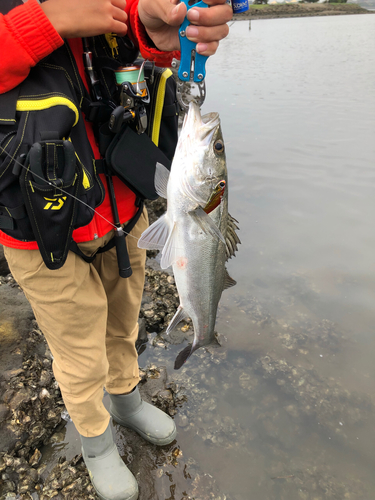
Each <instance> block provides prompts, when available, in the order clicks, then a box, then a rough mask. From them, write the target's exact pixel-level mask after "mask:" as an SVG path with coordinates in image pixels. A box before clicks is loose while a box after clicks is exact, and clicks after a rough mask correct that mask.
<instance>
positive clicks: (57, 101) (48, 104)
mask: <svg viewBox="0 0 375 500" xmlns="http://www.w3.org/2000/svg"><path fill="white" fill-rule="evenodd" d="M54 106H67V107H68V108H69V109H71V110H72V111H74V113H75V115H76V119H75V122H74V123H73V127H74V126H75V125H77V123H78V120H79V113H78V109H77V107H76V106H75V105H74V104H73V103H72V101H70V100H69V99H67V98H66V97H57V96H56V97H48V98H47V99H38V100H24V101H22V100H19V101H17V107H16V109H17V111H40V110H42V109H48V108H52V107H54Z"/></svg>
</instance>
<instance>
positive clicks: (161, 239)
mask: <svg viewBox="0 0 375 500" xmlns="http://www.w3.org/2000/svg"><path fill="white" fill-rule="evenodd" d="M170 226H171V224H170V222H169V219H168V218H167V216H166V215H165V214H164V215H162V216H161V217H160V218H159V219H158V220H157V221H155V222H154V223H153V224H151V226H150V227H148V228H147V229H146V230H145V231H143V233H142V234H141V237H140V238H139V240H138V247H139V248H145V249H146V250H162V249H163V248H164V246H165V244H166V242H167V240H168V235H169V233H170Z"/></svg>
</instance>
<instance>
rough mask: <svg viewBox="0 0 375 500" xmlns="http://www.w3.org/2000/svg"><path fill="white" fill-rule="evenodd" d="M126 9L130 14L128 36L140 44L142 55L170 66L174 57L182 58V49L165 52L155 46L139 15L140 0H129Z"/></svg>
mask: <svg viewBox="0 0 375 500" xmlns="http://www.w3.org/2000/svg"><path fill="white" fill-rule="evenodd" d="M126 11H127V13H128V16H129V20H128V36H129V38H130V39H131V40H132V42H133V43H135V44H136V45H138V46H139V50H140V52H141V54H142V57H144V58H145V59H148V60H149V61H155V64H156V65H157V66H170V65H171V62H172V59H173V58H176V59H180V57H181V56H180V51H179V50H175V51H173V52H163V51H161V50H159V49H157V48H156V47H155V45H154V44H153V43H152V41H151V40H150V38H149V37H148V35H147V33H146V30H145V28H144V26H143V24H142V23H141V21H140V19H139V16H138V0H127V5H126Z"/></svg>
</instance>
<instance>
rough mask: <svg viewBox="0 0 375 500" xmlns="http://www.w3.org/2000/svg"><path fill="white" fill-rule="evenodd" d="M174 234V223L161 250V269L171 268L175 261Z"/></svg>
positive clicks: (175, 232)
mask: <svg viewBox="0 0 375 500" xmlns="http://www.w3.org/2000/svg"><path fill="white" fill-rule="evenodd" d="M176 234H177V231H176V223H174V224H173V227H172V230H171V231H170V233H169V235H168V239H167V241H166V242H165V245H164V248H163V250H162V257H161V261H160V267H161V268H162V269H167V267H169V266H171V265H172V264H173V263H174V262H175V261H176V259H177V246H176V243H177V241H176Z"/></svg>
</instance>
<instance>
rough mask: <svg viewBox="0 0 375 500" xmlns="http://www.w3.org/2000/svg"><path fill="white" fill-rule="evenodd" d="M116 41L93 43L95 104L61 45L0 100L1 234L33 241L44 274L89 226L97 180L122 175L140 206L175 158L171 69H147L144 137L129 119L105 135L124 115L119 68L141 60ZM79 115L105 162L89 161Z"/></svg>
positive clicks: (100, 191) (99, 192)
mask: <svg viewBox="0 0 375 500" xmlns="http://www.w3.org/2000/svg"><path fill="white" fill-rule="evenodd" d="M9 1H10V2H12V3H14V2H17V1H18V0H9ZM13 6H14V5H12V7H13ZM2 7H3V4H2ZM8 10H10V9H8ZM113 41H115V43H109V42H111V39H108V37H106V36H104V35H103V36H98V37H94V38H92V39H91V47H90V50H91V51H92V55H93V64H94V67H95V71H96V75H97V77H98V80H99V83H98V89H97V90H98V92H99V93H100V101H98V100H95V99H93V98H92V96H91V95H90V94H88V92H87V91H86V88H85V86H84V84H83V82H82V80H81V78H80V75H79V73H78V69H77V66H76V63H75V60H74V58H73V55H72V53H71V50H70V48H69V46H68V44H67V43H65V44H64V45H63V46H62V47H60V48H59V49H57V50H55V51H54V52H53V53H52V54H51V55H49V56H48V57H46V58H45V59H43V60H42V61H40V62H39V63H38V64H37V65H36V66H35V67H34V68H32V69H31V71H30V74H29V76H28V77H27V78H26V79H25V80H24V81H23V82H22V83H21V84H20V85H18V86H17V87H16V88H14V89H12V90H11V91H9V92H7V93H5V94H2V95H0V229H1V230H2V231H3V232H4V233H6V234H8V235H9V236H11V237H13V238H15V239H18V240H21V241H37V243H38V247H39V249H40V252H41V254H42V257H43V260H44V262H45V264H46V265H47V267H48V268H50V269H59V268H60V267H61V266H62V265H63V264H64V262H65V260H66V257H67V254H68V251H69V249H70V248H71V244H72V232H73V230H74V229H76V228H79V227H82V226H85V225H87V224H88V223H89V222H90V221H91V220H92V218H93V216H94V209H95V208H96V207H97V206H98V205H100V204H101V203H102V201H103V199H104V194H105V191H104V187H103V185H102V182H101V180H100V178H99V175H98V174H99V173H105V174H107V175H109V176H112V175H116V176H118V177H119V178H120V179H121V180H122V181H123V182H124V183H126V184H127V185H128V186H129V187H130V188H131V189H132V190H133V191H134V192H135V193H136V195H137V199H138V200H143V199H146V198H150V199H154V198H156V197H157V194H156V192H155V188H154V185H153V180H154V172H155V165H156V162H157V161H159V162H161V163H163V164H164V165H165V166H166V167H167V168H170V163H171V160H172V157H173V154H174V149H175V146H176V143H177V122H178V107H177V102H176V98H175V83H174V79H173V76H172V74H171V72H170V70H165V69H161V68H154V66H153V65H152V64H151V63H146V67H145V74H146V81H147V83H148V87H149V94H150V103H149V105H147V106H146V110H147V127H146V130H145V132H144V133H139V129H137V126H136V124H135V122H134V123H133V122H132V120H130V121H127V122H124V123H123V124H121V125H120V126H119V127H117V128H116V127H115V128H114V129H113V128H112V130H111V127H110V125H109V124H110V123H112V122H113V116H112V115H113V113H114V110H116V109H117V110H119V109H120V108H119V102H118V101H117V100H118V85H117V84H116V78H115V70H116V69H117V68H119V67H121V66H126V65H129V63H133V62H134V60H135V58H136V57H137V55H138V49H137V48H135V47H134V46H133V45H132V43H131V42H130V40H129V39H128V38H127V37H123V38H120V37H116V38H115V39H114V38H113V37H112V42H113ZM93 93H95V92H93ZM120 111H121V110H120ZM84 116H85V118H86V119H87V120H89V121H91V122H92V123H93V126H94V131H95V134H96V137H97V141H98V143H99V149H100V152H101V154H102V156H103V159H102V160H99V161H95V160H94V155H93V152H92V148H91V146H90V143H89V140H88V137H87V134H86V129H85V124H84V119H85V118H84ZM111 120H112V122H111Z"/></svg>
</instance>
